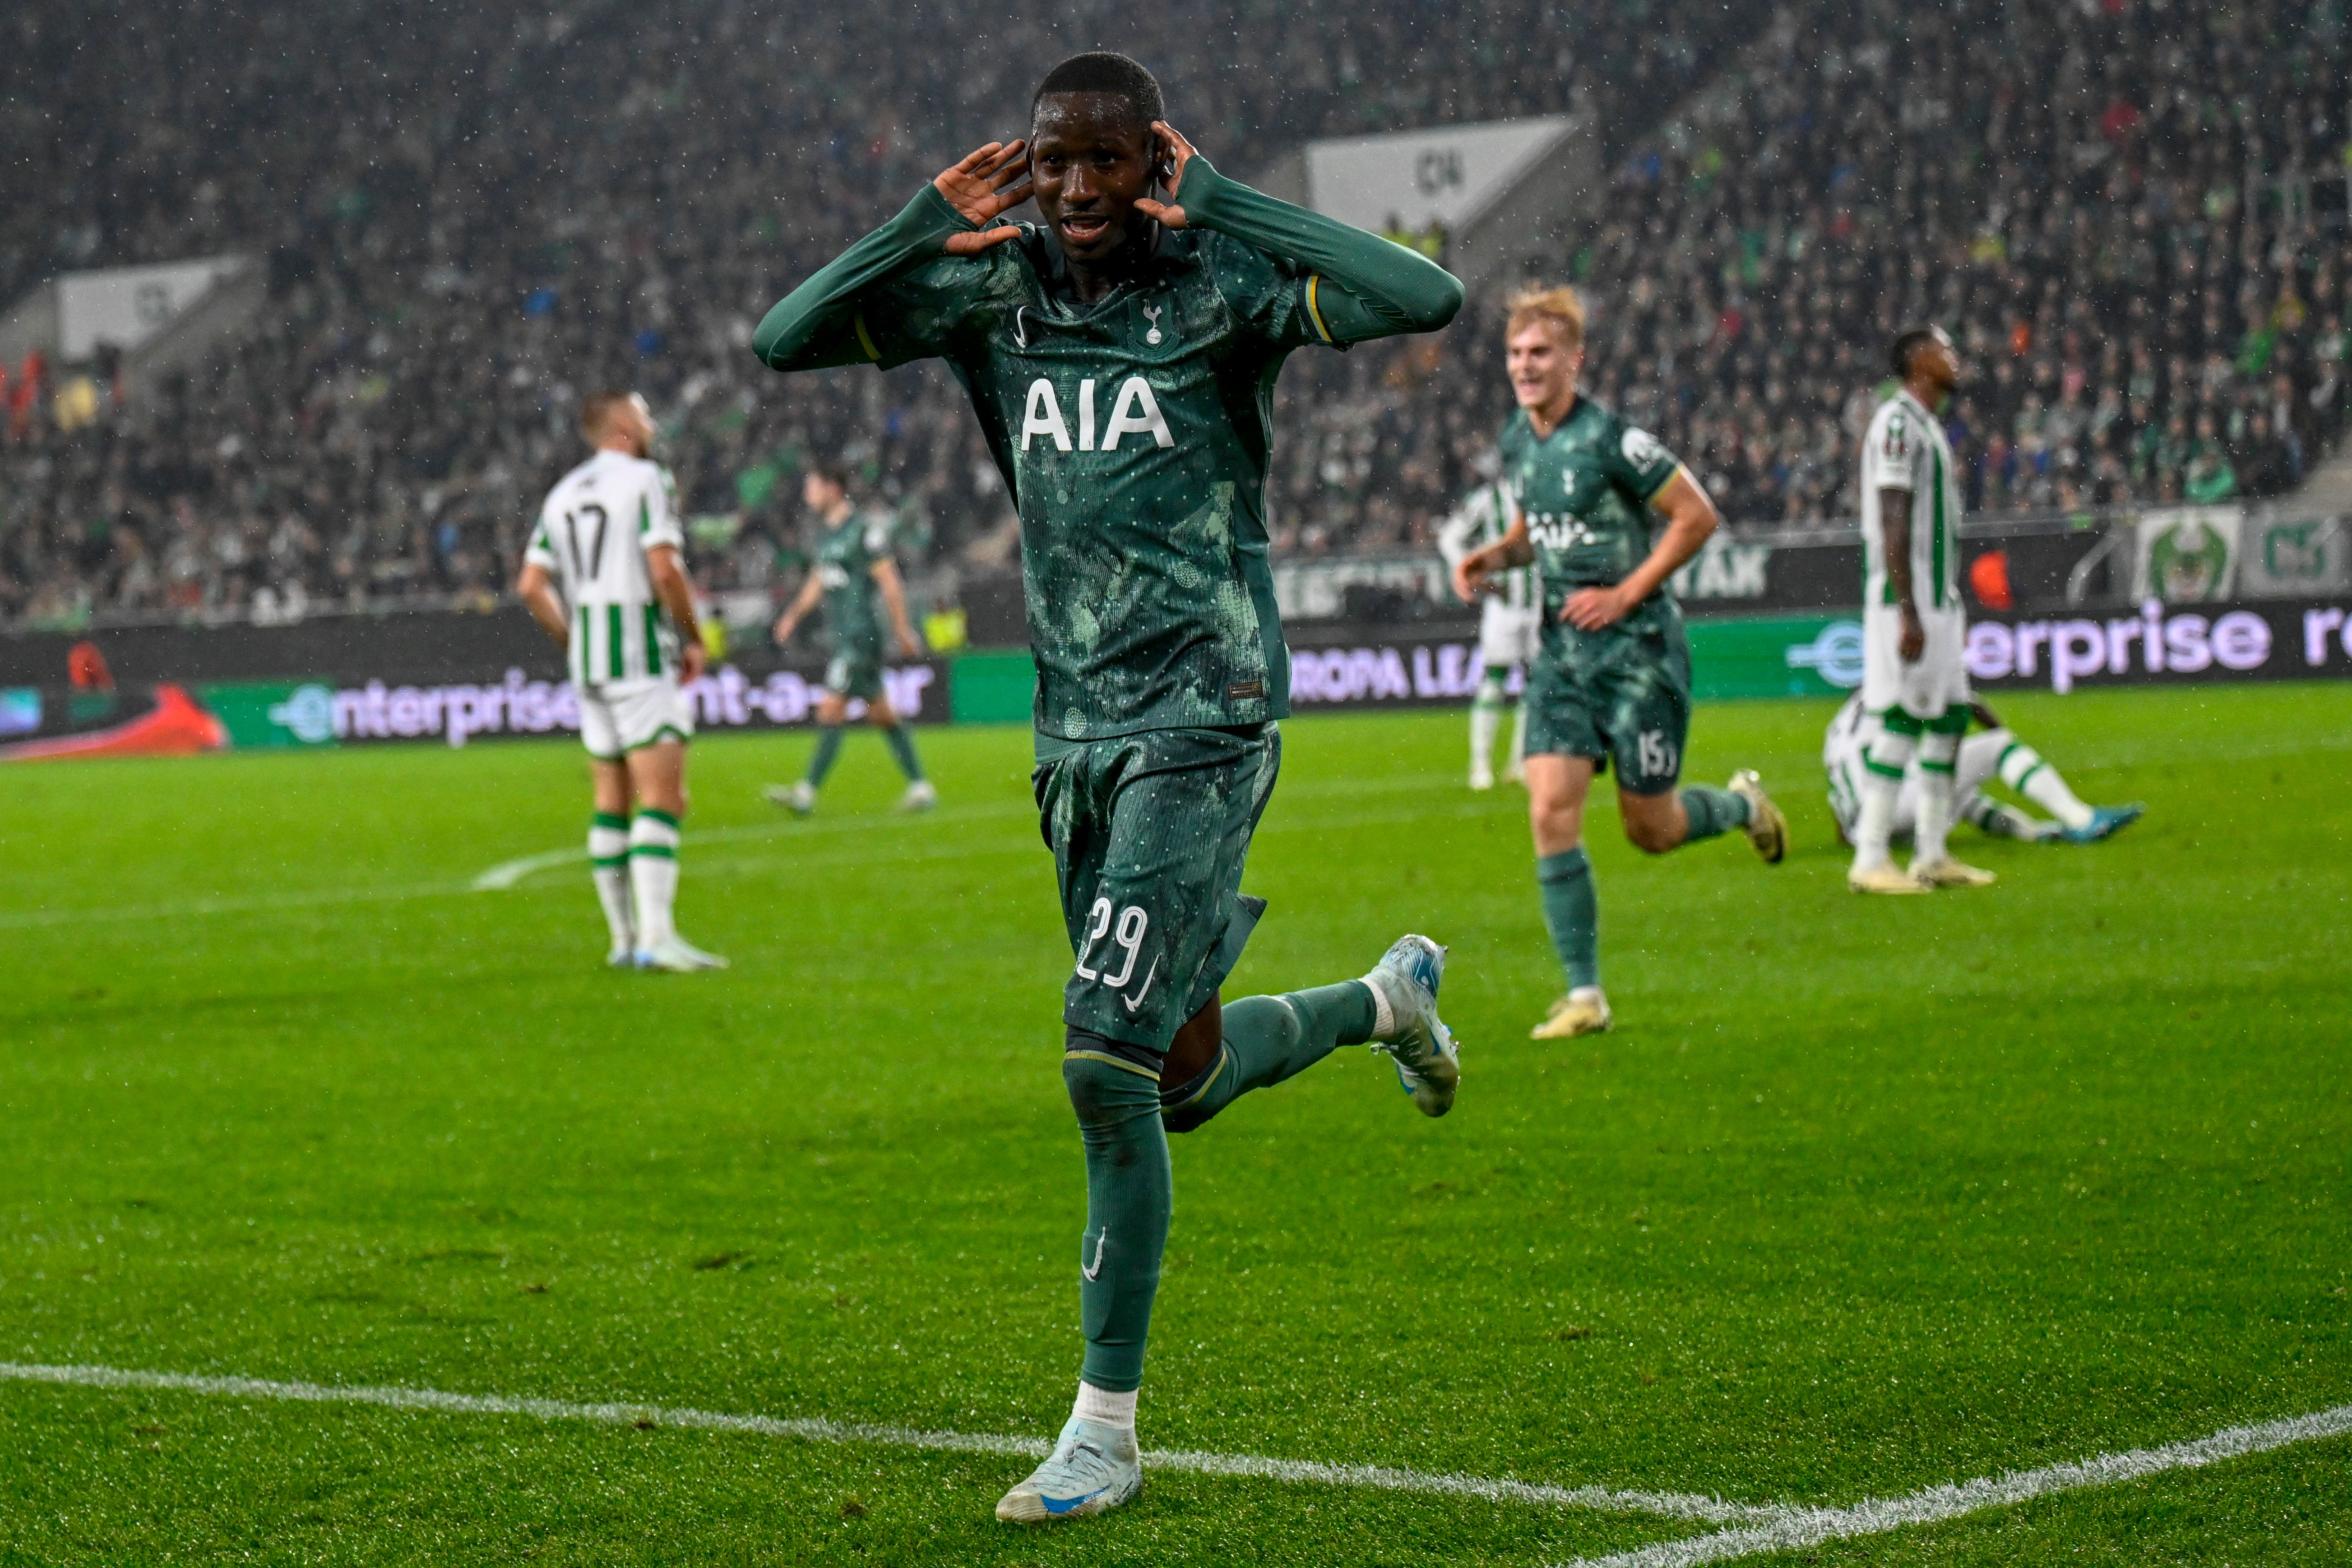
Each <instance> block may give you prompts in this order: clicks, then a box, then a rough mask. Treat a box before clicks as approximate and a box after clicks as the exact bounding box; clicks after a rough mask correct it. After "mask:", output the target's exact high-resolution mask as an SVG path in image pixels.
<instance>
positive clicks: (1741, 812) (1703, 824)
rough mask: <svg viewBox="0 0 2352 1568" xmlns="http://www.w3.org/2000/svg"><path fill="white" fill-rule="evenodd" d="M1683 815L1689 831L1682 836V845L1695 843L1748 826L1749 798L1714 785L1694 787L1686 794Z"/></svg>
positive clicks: (1696, 785) (1688, 788) (1692, 785)
mask: <svg viewBox="0 0 2352 1568" xmlns="http://www.w3.org/2000/svg"><path fill="white" fill-rule="evenodd" d="M1683 812H1684V815H1685V816H1688V817H1689V818H1690V831H1689V832H1688V833H1686V834H1685V835H1684V836H1683V842H1684V843H1685V844H1696V843H1697V842H1698V841H1699V840H1700V839H1702V838H1712V837H1715V836H1716V835H1717V834H1718V833H1728V832H1730V831H1731V830H1732V829H1733V828H1735V827H1745V826H1748V797H1747V796H1746V795H1734V794H1733V793H1732V792H1731V791H1729V790H1727V789H1717V788H1716V787H1715V786H1714V785H1713V784H1691V785H1688V786H1687V787H1685V789H1684V791H1683Z"/></svg>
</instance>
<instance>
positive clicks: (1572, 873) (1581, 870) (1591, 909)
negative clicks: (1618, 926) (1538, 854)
mask: <svg viewBox="0 0 2352 1568" xmlns="http://www.w3.org/2000/svg"><path fill="white" fill-rule="evenodd" d="M1536 883H1537V885H1538V887H1539V888H1541V889H1543V912H1544V925H1545V927H1546V928H1547V929H1548V930H1549V931H1550V932H1551V945H1552V949H1553V951H1555V952H1558V953H1559V964H1560V967H1561V968H1562V969H1565V970H1567V971H1568V988H1569V989H1570V991H1573V990H1575V989H1577V988H1578V987H1579V986H1582V985H1598V984H1601V900H1600V899H1599V898H1598V897H1597V896H1596V895H1595V894H1594V892H1593V890H1592V862H1591V859H1590V858H1587V857H1586V855H1585V853H1584V846H1583V845H1581V844H1580V845H1578V846H1577V847H1575V848H1573V849H1563V850H1561V851H1560V852H1559V854H1557V855H1546V856H1544V857H1543V858H1540V859H1538V861H1537V862H1536Z"/></svg>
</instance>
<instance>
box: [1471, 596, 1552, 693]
mask: <svg viewBox="0 0 2352 1568" xmlns="http://www.w3.org/2000/svg"><path fill="white" fill-rule="evenodd" d="M1542 625H1543V610H1542V609H1541V608H1540V607H1539V606H1536V605H1529V606H1528V607H1526V608H1524V609H1514V608H1512V607H1511V606H1510V605H1506V604H1502V603H1499V602H1498V601H1496V600H1494V599H1489V600H1487V601H1486V610H1485V611H1484V612H1483V613H1482V614H1481V615H1480V616H1479V619H1478V658H1479V659H1480V660H1481V661H1482V662H1483V663H1484V664H1485V665H1486V668H1488V669H1490V670H1492V671H1494V672H1495V673H1496V674H1498V675H1499V674H1502V673H1503V672H1505V671H1507V670H1508V669H1509V668H1511V666H1513V665H1515V664H1532V663H1534V662H1535V657H1536V647H1537V644H1538V641H1539V640H1540V628H1541V626H1542Z"/></svg>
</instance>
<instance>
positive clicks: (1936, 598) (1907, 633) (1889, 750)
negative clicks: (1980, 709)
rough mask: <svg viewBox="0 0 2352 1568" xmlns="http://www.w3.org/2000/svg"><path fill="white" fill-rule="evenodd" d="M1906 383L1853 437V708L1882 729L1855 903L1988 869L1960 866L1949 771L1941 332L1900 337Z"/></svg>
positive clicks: (1892, 359)
mask: <svg viewBox="0 0 2352 1568" xmlns="http://www.w3.org/2000/svg"><path fill="white" fill-rule="evenodd" d="M1887 358H1888V363H1889V364H1890V365H1891V367H1892V368H1893V370H1894V372H1895V374H1896V375H1897V376H1899V377H1901V378H1902V384H1901V385H1900V386H1898V387H1897V388H1895V395H1893V396H1891V397H1889V398H1888V399H1887V400H1886V401H1885V403H1882V404H1880V405H1878V412H1877V413H1876V414H1874V415H1873V416H1871V421H1870V429H1869V431H1868V432H1867V433H1866V434H1864V437H1863V440H1862V550H1863V591H1862V626H1863V644H1862V671H1863V673H1862V703H1863V706H1864V708H1867V709H1868V710H1870V711H1871V712H1872V713H1873V714H1874V715H1876V716H1877V718H1878V721H1879V729H1878V731H1877V732H1876V733H1875V734H1874V735H1873V736H1872V737H1871V740H1870V744H1869V747H1868V749H1867V750H1866V751H1865V752H1864V753H1863V758H1862V774H1861V778H1860V780H1859V783H1860V789H1859V792H1858V793H1859V795H1860V798H1861V804H1860V806H1859V810H1858V815H1857V816H1856V818H1855V821H1854V826H1853V834H1852V838H1853V865H1852V866H1851V867H1850V868H1848V869H1847V871H1846V885H1847V886H1848V887H1850V888H1852V889H1853V890H1854V891H1855V892H1857V893H1924V892H1927V891H1928V890H1929V889H1934V888H1982V887H1988V886H1990V884H1991V883H1992V881H1993V874H1992V873H1991V872H1990V871H1987V870H1984V869H1981V868H1979V867H1975V866H1970V865H1967V864H1965V863H1963V862H1962V861H1960V860H1958V859H1956V858H1954V857H1953V856H1952V854H1951V852H1950V850H1949V848H1948V847H1947V845H1946V838H1947V837H1948V835H1949V834H1950V832H1951V830H1952V801H1953V784H1952V769H1953V767H1954V764H1955V763H1957V761H1958V757H1959V751H1960V737H1961V736H1962V735H1963V734H1965V733H1967V732H1968V728H1969V696H1970V693H1969V662H1968V652H1967V650H1968V639H1969V621H1968V610H1967V608H1966V607H1965V606H1964V605H1962V604H1961V602H1960V542H1959V526H1960V471H1959V465H1958V463H1957V462H1955V461H1954V460H1953V458H1952V446H1951V442H1950V441H1949V440H1948V438H1947V437H1945V435H1944V426H1943V424H1942V422H1941V421H1940V420H1939V419H1938V418H1937V415H1938V413H1939V412H1940V411H1941V410H1942V408H1943V406H1944V405H1945V403H1946V401H1948V399H1949V398H1950V397H1951V395H1952V389H1953V388H1954V387H1955V386H1958V384H1959V381H1960V356H1959V353H1958V351H1957V350H1955V349H1954V348H1953V347H1952V340H1951V339H1950V338H1949V337H1948V336H1947V335H1946V334H1945V332H1944V330H1943V329H1942V328H1941V327H1914V328H1912V329H1911V330H1910V331H1906V332H1905V333H1903V334H1902V335H1901V336H1900V337H1897V338H1896V339H1895V342H1894V345H1893V347H1892V348H1891V349H1890V350H1889V351H1888V355H1887ZM1915 754H1916V756H1917V758H1918V762H1919V785H1918V801H1919V804H1918V822H1917V825H1916V830H1915V844H1914V847H1913V849H1912V852H1911V866H1910V868H1909V869H1908V870H1897V869H1896V868H1895V858H1894V853H1893V850H1892V847H1891V844H1892V839H1893V830H1894V823H1895V795H1896V792H1897V791H1898V790H1900V788H1901V787H1902V784H1903V779H1904V775H1905V774H1906V773H1907V772H1908V771H1909V769H1910V766H1911V760H1912V758H1913V756H1914V755H1915Z"/></svg>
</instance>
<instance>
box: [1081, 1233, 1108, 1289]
mask: <svg viewBox="0 0 2352 1568" xmlns="http://www.w3.org/2000/svg"><path fill="white" fill-rule="evenodd" d="M1109 1240H1110V1226H1103V1227H1102V1228H1101V1229H1100V1230H1098V1231H1097V1232H1095V1266H1094V1267H1093V1268H1087V1266H1086V1265H1084V1264H1080V1265H1079V1266H1078V1273H1079V1274H1080V1275H1082V1276H1084V1278H1085V1279H1086V1282H1087V1284H1089V1285H1091V1284H1093V1283H1094V1282H1095V1281H1096V1280H1097V1279H1101V1278H1102V1260H1103V1246H1104V1244H1105V1243H1107V1242H1108V1241H1109Z"/></svg>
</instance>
